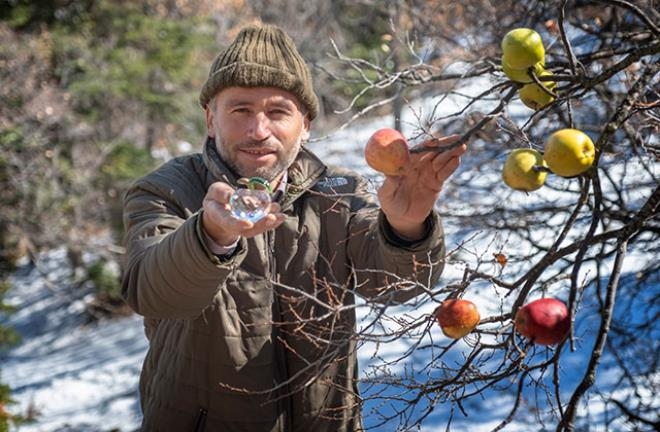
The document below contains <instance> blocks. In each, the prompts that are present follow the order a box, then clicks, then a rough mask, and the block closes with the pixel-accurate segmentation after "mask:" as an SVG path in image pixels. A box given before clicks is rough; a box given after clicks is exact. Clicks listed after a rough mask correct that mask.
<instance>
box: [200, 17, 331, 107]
mask: <svg viewBox="0 0 660 432" xmlns="http://www.w3.org/2000/svg"><path fill="white" fill-rule="evenodd" d="M226 87H277V88H280V89H283V90H286V91H288V92H291V93H292V94H294V95H296V97H298V99H299V100H300V103H301V104H302V105H304V106H305V108H306V109H307V111H308V114H309V117H310V119H314V118H315V117H316V116H317V115H318V112H319V104H318V99H317V97H316V94H315V93H314V88H313V86H312V78H311V75H310V73H309V69H308V68H307V65H306V64H305V61H304V60H303V58H302V57H301V56H300V54H299V53H298V50H297V49H296V46H295V44H294V42H293V40H292V39H291V38H290V37H289V36H288V35H287V34H285V33H284V32H283V31H282V30H281V29H279V28H278V27H276V26H272V25H265V26H260V27H254V26H251V27H247V28H244V29H243V30H241V32H240V33H239V34H238V36H237V37H236V39H235V40H234V41H233V42H232V43H231V45H229V47H227V49H225V50H224V51H222V52H221V53H220V54H218V56H217V57H216V59H215V60H214V61H213V64H212V65H211V70H210V71H209V77H208V79H207V80H206V83H204V86H203V87H202V91H201V92H200V96H199V103H200V104H201V105H202V107H206V105H207V104H208V103H209V101H210V100H211V98H212V97H213V96H215V95H216V94H217V93H218V92H219V91H220V90H222V89H223V88H226Z"/></svg>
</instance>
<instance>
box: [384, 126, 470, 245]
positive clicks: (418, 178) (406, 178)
mask: <svg viewBox="0 0 660 432" xmlns="http://www.w3.org/2000/svg"><path fill="white" fill-rule="evenodd" d="M459 139H460V136H459V135H449V136H446V137H442V138H434V139H431V140H428V141H425V142H424V143H422V144H421V146H424V147H427V148H431V147H444V146H448V145H450V144H452V143H454V142H456V141H457V140H459ZM466 148H467V146H466V145H465V144H463V145H460V146H458V147H455V148H452V149H450V150H447V151H444V152H438V151H432V150H431V151H420V152H412V153H411V155H410V164H409V165H408V167H407V168H406V170H405V172H404V173H403V174H402V175H400V176H387V177H386V178H385V181H384V182H383V184H382V185H381V186H380V188H379V189H378V199H379V200H380V207H381V209H382V210H383V213H384V214H385V216H386V217H387V221H388V222H389V224H390V225H391V226H392V228H393V229H394V230H395V232H396V233H397V234H399V235H401V236H403V237H406V238H410V239H419V238H420V237H421V236H422V235H423V233H424V221H425V219H426V218H427V217H428V215H429V213H430V212H431V210H432V209H433V207H434V205H435V202H436V200H437V199H438V195H439V194H440V191H441V190H442V186H443V185H444V183H445V181H446V180H447V179H448V178H449V176H451V174H452V173H453V172H454V171H456V169H457V168H458V166H459V165H460V157H461V155H462V154H463V153H465V150H466Z"/></svg>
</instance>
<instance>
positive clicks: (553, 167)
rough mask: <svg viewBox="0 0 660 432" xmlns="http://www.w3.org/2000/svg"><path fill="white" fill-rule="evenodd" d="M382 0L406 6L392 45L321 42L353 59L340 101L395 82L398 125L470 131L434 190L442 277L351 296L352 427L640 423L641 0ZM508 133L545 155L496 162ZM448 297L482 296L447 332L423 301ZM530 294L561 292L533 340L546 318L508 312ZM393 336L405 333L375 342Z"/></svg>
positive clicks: (651, 342)
mask: <svg viewBox="0 0 660 432" xmlns="http://www.w3.org/2000/svg"><path fill="white" fill-rule="evenodd" d="M385 3H387V4H390V5H391V4H392V3H396V4H397V8H394V10H396V11H397V13H400V14H403V13H405V16H406V18H407V19H406V20H402V19H401V17H400V16H397V17H394V16H392V17H391V21H390V22H391V27H390V29H389V31H388V34H389V35H390V39H391V40H393V41H394V42H393V43H392V44H391V48H392V50H397V51H398V52H397V53H396V54H394V53H391V54H390V55H383V53H380V56H378V57H371V58H370V59H365V58H358V57H351V56H350V55H346V54H345V53H344V52H342V50H341V49H340V48H338V47H337V46H335V47H334V48H335V51H334V58H335V60H336V61H337V62H338V63H340V64H342V65H344V66H345V68H346V70H347V71H350V73H349V75H346V78H347V79H348V78H349V77H354V76H355V75H356V74H355V71H356V70H357V71H359V73H358V74H357V75H359V76H361V77H363V78H364V79H363V81H362V82H363V85H362V88H361V89H360V91H359V92H358V93H357V96H356V97H355V98H354V99H353V100H352V101H350V102H349V106H353V107H359V108H360V113H365V112H368V111H369V110H372V109H373V110H376V109H380V107H382V106H383V105H385V104H389V103H390V102H392V97H393V95H394V96H396V97H399V98H401V100H403V101H405V103H406V104H407V107H408V113H409V115H408V116H407V118H406V119H404V118H403V116H402V118H400V119H399V121H400V123H399V124H401V126H402V129H403V130H404V133H405V134H406V135H407V136H408V137H409V138H410V139H411V141H414V140H423V139H427V138H428V137H430V136H432V135H434V134H448V133H458V134H460V135H461V136H462V139H463V141H466V142H468V143H469V149H470V150H469V153H468V154H467V155H466V156H465V157H464V158H463V161H462V168H461V171H460V172H459V173H457V174H456V175H455V177H454V178H453V179H452V184H451V185H448V186H447V187H446V190H445V191H443V194H444V195H443V197H442V198H441V200H440V202H438V209H439V210H440V211H441V212H442V214H443V216H444V220H445V223H446V231H447V232H448V239H449V243H448V253H447V256H446V264H447V269H446V270H445V273H446V276H445V279H444V280H443V282H442V283H441V285H439V286H436V287H434V288H433V289H431V290H429V292H428V295H427V296H425V298H423V299H420V300H419V303H418V304H416V305H415V308H414V311H411V310H410V309H406V308H399V307H390V308H388V309H387V310H384V309H383V308H382V307H380V306H378V305H370V304H369V303H368V302H367V305H366V307H367V309H368V310H369V312H367V313H365V316H366V318H365V322H366V323H367V324H365V326H364V328H365V329H368V331H365V332H364V334H362V335H361V336H362V337H363V339H364V344H365V345H366V346H368V347H369V349H371V350H372V351H373V352H374V354H373V355H372V356H371V357H370V358H369V360H368V367H367V373H366V377H364V379H363V380H362V385H363V389H364V390H365V391H364V394H363V396H364V397H365V407H366V410H365V415H366V416H368V419H369V420H368V422H367V427H372V428H374V429H378V428H379V427H383V428H387V427H389V428H390V429H394V428H396V430H417V429H416V428H417V427H419V425H422V426H423V425H424V424H428V422H429V421H430V418H431V417H434V416H439V417H438V418H440V419H441V420H442V421H444V422H445V429H446V430H452V426H453V425H454V424H456V423H458V422H469V420H470V419H471V418H474V417H475V416H478V417H483V416H484V414H483V410H484V409H485V407H490V408H488V414H487V415H486V416H485V417H486V418H487V420H488V423H489V424H490V425H491V427H492V430H501V429H505V428H507V427H512V428H514V427H515V425H517V426H518V428H520V427H521V425H525V424H526V425H529V424H534V425H538V426H535V427H534V429H533V430H557V431H573V430H586V429H588V428H589V427H590V426H592V425H593V426H597V427H598V428H601V427H602V428H605V429H608V428H612V429H615V430H621V429H629V430H651V429H655V430H657V429H658V428H659V427H660V418H658V412H659V408H660V406H659V405H658V399H657V398H656V397H654V392H657V389H658V388H660V382H659V381H658V374H657V366H658V362H659V361H660V355H659V353H660V338H659V337H658V336H659V335H660V327H659V326H658V324H657V321H658V319H657V318H658V313H659V311H660V302H659V300H658V299H659V298H660V295H659V294H660V272H659V269H660V261H658V259H657V256H658V253H659V252H660V251H659V249H660V242H659V241H658V239H659V233H660V224H659V223H658V221H659V219H658V210H659V203H660V187H659V184H660V182H659V181H658V166H657V161H658V156H659V150H660V148H659V145H660V142H659V141H658V136H659V134H658V132H659V129H660V121H659V116H658V113H659V111H658V107H659V102H658V101H659V89H660V87H659V86H658V82H659V81H658V77H659V76H660V61H659V60H660V26H658V24H657V23H658V22H660V13H659V12H658V10H657V5H655V2H653V1H639V2H629V1H623V0H612V1H609V0H601V1H593V2H585V1H568V0H557V1H535V2H509V1H504V2H491V1H476V0H475V1H465V2H460V5H458V4H454V5H447V4H445V3H446V2H434V1H430V2H414V1H413V2H403V1H402V2H385ZM374 6H375V4H374ZM477 11H478V13H473V12H477ZM440 24H442V25H440ZM514 29H525V32H526V35H528V34H529V33H528V32H527V30H534V33H536V34H537V35H538V40H537V42H538V43H540V44H542V45H541V46H540V47H539V46H538V45H537V46H536V48H534V49H536V50H537V52H536V53H534V52H532V53H531V55H530V59H532V60H531V61H529V62H528V61H527V60H526V59H525V58H524V57H525V49H519V50H518V52H516V48H515V47H516V44H518V47H520V46H522V45H524V43H525V41H524V40H522V39H521V40H518V41H513V42H511V41H509V40H507V36H508V35H509V34H510V32H511V31H512V30H514ZM511 43H513V46H514V49H513V50H512V51H513V52H509V53H506V52H503V51H506V50H507V47H509V48H510V46H511ZM540 51H542V55H541V56H539V55H538V54H539V52H540ZM394 57H396V59H397V61H396V62H394V63H392V58H394ZM388 62H390V63H388ZM392 65H396V67H395V68H392V67H391V66H392ZM507 68H508V69H509V70H507ZM510 69H514V70H513V71H511V70H510ZM516 74H518V75H517V76H516ZM334 76H340V74H335V75H334ZM393 89H395V91H392V90H393ZM386 90H390V91H389V92H386ZM365 99H367V100H368V103H365ZM357 101H360V103H359V104H358V103H357ZM419 101H422V102H419ZM563 130H571V131H575V133H571V134H569V135H570V137H569V139H568V144H567V148H568V149H569V150H570V149H573V150H576V152H577V147H580V148H581V146H582V145H583V144H584V143H585V142H586V140H585V139H584V138H583V137H586V138H587V140H588V141H589V142H591V143H592V144H593V149H592V150H591V154H590V155H589V157H588V158H587V159H588V160H587V162H579V161H577V162H576V161H574V160H570V159H569V158H567V157H563V156H562V157H559V158H558V162H557V161H556V160H557V158H556V157H554V156H553V157H551V156H552V155H551V153H553V152H554V151H555V150H556V149H555V148H551V147H552V146H551V145H550V144H549V142H552V141H553V139H551V136H553V134H554V133H556V132H558V131H563ZM585 145H586V144H585ZM517 149H526V150H527V151H534V152H536V153H537V154H539V155H541V157H542V158H545V159H546V161H547V162H549V163H550V167H549V168H548V167H547V166H543V161H542V160H538V161H536V162H534V163H533V164H532V165H535V166H534V170H532V172H533V173H539V172H541V173H543V174H544V175H543V179H542V181H541V182H540V184H539V185H536V186H538V187H536V186H535V187H534V188H528V189H526V190H525V187H520V188H516V189H512V188H510V187H509V185H507V183H506V182H504V181H503V179H502V170H503V167H504V162H505V159H506V158H507V156H508V155H509V154H510V153H512V152H513V151H514V150H517ZM577 153H579V152H577ZM550 161H552V162H550ZM581 163H583V164H584V166H580V164H581ZM576 164H577V165H576ZM505 177H506V175H505ZM521 180H522V181H523V183H524V181H525V179H524V178H523V179H521ZM535 180H536V179H535ZM518 189H523V190H518ZM448 298H466V299H471V300H473V301H475V302H476V303H478V304H479V306H480V309H481V318H482V319H481V321H480V323H479V325H478V326H477V327H476V328H475V329H474V330H473V331H472V332H471V333H470V334H468V335H467V336H465V337H463V338H460V339H452V338H446V337H442V335H441V334H440V333H438V325H437V322H436V321H435V317H434V314H433V311H435V310H436V308H437V306H438V305H439V304H441V303H442V302H443V300H445V299H448ZM539 298H551V299H558V300H560V301H561V302H562V303H563V304H564V305H566V312H565V313H566V314H567V319H568V320H569V322H570V326H569V328H568V334H567V335H565V336H566V337H565V338H564V337H560V338H558V339H555V340H553V339H552V338H551V339H549V340H551V341H552V342H553V343H550V344H542V343H540V342H541V341H542V340H543V338H544V337H546V336H548V332H552V329H550V330H548V329H544V328H543V326H541V327H540V328H539V329H537V330H535V331H536V333H534V332H532V333H531V335H530V334H529V331H525V329H521V328H519V327H517V325H519V323H518V319H517V318H516V317H517V314H518V312H519V311H520V310H521V309H523V307H525V305H527V304H529V303H531V302H532V301H533V300H536V299H539ZM369 308H370V309H369ZM424 311H425V312H424ZM540 313H544V311H543V310H541V311H540ZM527 330H529V329H527ZM523 334H525V335H527V336H528V337H524V336H523ZM395 341H397V342H399V343H403V344H404V346H405V347H406V349H403V350H399V351H397V352H396V354H392V353H391V352H388V350H387V349H386V347H387V346H389V344H390V343H393V342H395ZM493 401H496V402H494V403H493ZM438 411H442V412H443V413H442V414H437V412H438ZM459 424H464V423H459ZM525 430H531V429H525Z"/></svg>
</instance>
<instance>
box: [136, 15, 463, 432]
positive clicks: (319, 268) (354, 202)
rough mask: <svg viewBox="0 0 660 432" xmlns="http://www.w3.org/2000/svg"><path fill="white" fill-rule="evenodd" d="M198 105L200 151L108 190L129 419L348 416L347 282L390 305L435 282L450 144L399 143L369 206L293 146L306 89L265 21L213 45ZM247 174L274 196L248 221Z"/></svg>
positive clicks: (176, 426) (305, 421) (300, 136)
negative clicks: (121, 235)
mask: <svg viewBox="0 0 660 432" xmlns="http://www.w3.org/2000/svg"><path fill="white" fill-rule="evenodd" d="M200 102H201V105H202V107H203V108H204V110H205V114H206V123H207V126H208V138H207V140H206V143H205V145H204V149H203V153H202V154H194V155H189V156H183V157H179V158H176V159H174V160H172V161H169V162H168V163H166V164H165V165H164V166H162V167H161V168H159V169H157V170H156V171H155V172H153V173H151V174H149V175H147V176H145V177H144V178H142V179H140V180H138V181H137V182H136V183H135V184H134V185H133V186H132V188H131V189H130V190H129V191H128V192H127V194H126V197H125V207H124V223H125V227H126V240H127V262H126V273H125V277H124V282H123V293H124V296H125V298H126V300H127V302H128V303H129V304H130V306H131V307H132V308H133V309H134V310H135V311H136V312H137V313H139V314H141V315H143V316H144V322H145V332H146V335H147V337H148V339H149V352H148V354H147V356H146V359H145V361H144V366H143V370H142V374H141V380H140V391H141V404H142V410H143V413H144V420H143V424H142V430H145V431H193V430H194V431H201V430H206V431H259V432H262V431H315V432H317V431H332V432H340V431H356V430H361V429H362V422H361V416H360V398H359V395H358V389H357V385H356V378H357V373H358V370H357V360H356V337H355V334H354V331H355V321H356V314H355V309H354V306H355V296H356V295H359V296H363V297H365V298H368V299H371V300H374V301H379V302H382V303H388V302H403V301H406V300H409V299H411V298H413V297H414V296H417V295H419V294H420V293H422V292H424V289H425V288H426V289H428V288H429V287H431V286H432V285H433V284H434V283H435V282H436V281H437V279H438V277H439V275H440V272H441V270H442V259H443V253H444V243H443V235H442V229H441V226H440V221H439V218H438V216H437V215H436V214H435V212H434V211H433V206H434V203H435V201H436V199H437V198H438V194H439V192H440V190H441V188H442V185H443V183H444V181H445V180H446V179H447V178H448V177H449V176H450V175H451V173H452V172H453V171H454V170H455V169H456V168H457V166H458V164H459V156H460V155H461V154H462V153H463V152H464V151H465V147H464V146H461V147H457V148H455V149H453V150H451V151H447V152H444V153H440V152H433V151H429V152H422V153H416V154H415V155H413V158H412V162H411V166H410V170H409V171H408V172H407V174H406V175H405V176H402V177H399V178H394V177H392V178H387V179H386V180H385V181H384V182H383V184H382V186H381V187H380V189H379V191H378V198H379V202H380V207H379V206H378V204H377V202H376V200H375V198H374V197H373V196H372V195H371V194H370V193H368V192H367V189H366V183H365V181H364V180H363V179H361V178H359V177H358V176H357V175H356V174H355V173H353V172H350V171H348V170H345V169H341V168H336V167H328V166H325V165H324V164H323V163H322V162H321V161H320V160H319V159H317V158H316V157H315V156H314V155H313V154H312V153H311V152H310V151H309V150H307V149H306V148H305V147H304V146H303V143H304V141H305V140H306V139H307V138H308V137H309V134H310V123H311V121H312V120H313V119H314V118H315V117H316V116H317V114H318V102H317V98H316V95H315V93H314V90H313V88H312V82H311V78H310V74H309V70H308V69H307V67H306V65H305V63H304V61H303V59H302V58H301V57H300V54H299V53H298V51H297V50H296V47H295V45H294V44H293V42H292V40H291V39H290V38H289V37H288V36H287V35H286V34H284V33H283V32H282V31H281V30H280V29H279V28H277V27H274V26H263V27H249V28H246V29H244V30H243V31H242V32H241V33H240V34H239V35H238V36H237V38H236V39H235V40H234V41H233V42H232V44H231V45H230V46H229V47H228V48H227V49H226V50H224V51H223V52H221V53H220V54H219V55H218V57H217V58H216V60H215V61H214V63H213V65H212V66H211V70H210V74H209V77H208V80H207V82H206V83H205V84H204V87H203V88H202V91H201V95H200ZM453 139H454V138H453V137H451V138H447V139H439V140H432V141H429V142H428V143H426V144H425V145H428V146H432V145H438V144H444V143H447V142H451V141H452V140H453ZM255 176H258V177H261V178H263V179H265V180H267V181H268V183H269V184H270V186H271V187H272V189H273V190H274V196H275V197H276V198H277V199H276V200H274V202H272V203H270V204H269V207H268V214H267V215H266V216H265V217H263V218H262V219H260V220H258V221H255V222H249V221H245V220H241V219H238V218H236V217H235V216H233V214H232V212H231V207H230V205H229V202H230V197H231V195H232V193H233V192H234V190H235V189H237V188H238V187H240V183H239V179H241V178H251V177H255Z"/></svg>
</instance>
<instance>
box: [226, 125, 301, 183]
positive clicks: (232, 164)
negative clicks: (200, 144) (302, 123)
mask: <svg viewBox="0 0 660 432" xmlns="http://www.w3.org/2000/svg"><path fill="white" fill-rule="evenodd" d="M262 147H268V148H271V149H275V150H276V153H275V154H276V156H277V160H276V161H275V163H274V164H272V165H268V166H260V167H257V168H254V167H248V166H245V165H244V164H242V163H241V162H240V161H239V160H238V158H237V157H236V154H237V152H238V151H239V150H238V149H250V148H254V149H258V148H262ZM301 147H302V140H298V142H296V143H295V145H294V146H292V147H291V148H290V149H289V150H288V151H287V150H285V149H284V148H283V146H281V145H279V144H278V145H277V146H271V145H269V144H267V143H263V142H256V141H248V142H243V143H240V144H238V145H234V146H227V145H225V144H224V142H223V141H222V139H220V138H219V137H218V136H217V135H216V148H217V149H218V153H219V154H220V157H221V158H222V160H223V161H224V162H225V164H227V166H228V167H229V168H230V169H231V170H232V171H233V172H234V174H236V175H237V176H238V177H246V178H250V177H261V178H263V179H266V180H268V181H269V182H272V181H274V180H276V179H277V178H278V177H279V176H280V175H281V174H282V173H284V172H285V171H286V170H287V169H288V168H289V167H290V166H291V164H292V163H293V161H294V160H295V159H296V157H297V156H298V153H299V152H300V149H301Z"/></svg>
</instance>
